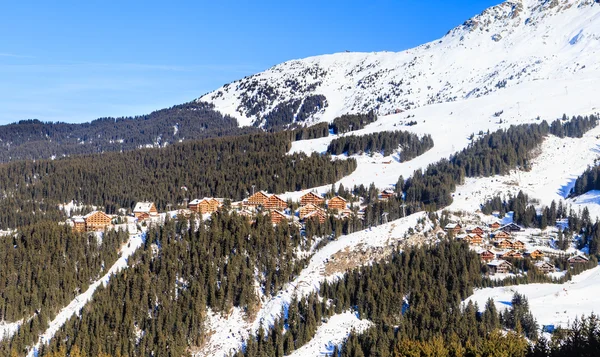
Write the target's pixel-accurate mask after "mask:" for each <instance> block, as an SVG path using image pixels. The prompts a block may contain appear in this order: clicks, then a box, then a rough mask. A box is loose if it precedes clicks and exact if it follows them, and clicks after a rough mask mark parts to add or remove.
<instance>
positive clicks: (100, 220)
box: [83, 211, 112, 231]
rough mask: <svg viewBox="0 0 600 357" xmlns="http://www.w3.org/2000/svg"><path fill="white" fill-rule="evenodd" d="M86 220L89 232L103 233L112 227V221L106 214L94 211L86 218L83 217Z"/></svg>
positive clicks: (86, 228)
mask: <svg viewBox="0 0 600 357" xmlns="http://www.w3.org/2000/svg"><path fill="white" fill-rule="evenodd" d="M83 219H84V220H85V230H87V231H103V230H105V229H106V228H107V227H108V226H110V222H111V221H112V219H111V218H110V216H108V215H107V214H106V213H104V212H100V211H93V212H90V213H88V214H86V215H85V216H83Z"/></svg>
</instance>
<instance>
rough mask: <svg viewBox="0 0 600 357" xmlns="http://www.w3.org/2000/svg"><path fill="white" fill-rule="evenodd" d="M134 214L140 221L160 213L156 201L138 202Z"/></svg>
mask: <svg viewBox="0 0 600 357" xmlns="http://www.w3.org/2000/svg"><path fill="white" fill-rule="evenodd" d="M133 215H134V216H135V218H137V219H138V220H139V221H143V220H146V219H148V218H150V217H153V216H156V215H158V210H157V209H156V206H155V205H154V202H138V203H137V204H136V205H135V208H134V209H133Z"/></svg>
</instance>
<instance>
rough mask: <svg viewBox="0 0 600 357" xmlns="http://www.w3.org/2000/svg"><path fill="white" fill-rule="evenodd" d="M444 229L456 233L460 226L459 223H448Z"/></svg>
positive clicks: (458, 231) (460, 228)
mask: <svg viewBox="0 0 600 357" xmlns="http://www.w3.org/2000/svg"><path fill="white" fill-rule="evenodd" d="M444 230H445V231H446V232H448V233H450V232H452V233H454V234H458V233H460V231H461V230H462V226H461V225H460V223H448V224H447V225H446V227H444Z"/></svg>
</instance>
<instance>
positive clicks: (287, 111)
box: [254, 94, 327, 129]
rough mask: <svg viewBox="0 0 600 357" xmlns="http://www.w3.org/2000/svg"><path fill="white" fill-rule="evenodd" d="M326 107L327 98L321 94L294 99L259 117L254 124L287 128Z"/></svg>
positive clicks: (267, 127)
mask: <svg viewBox="0 0 600 357" xmlns="http://www.w3.org/2000/svg"><path fill="white" fill-rule="evenodd" d="M326 107H327V99H326V98H325V96H323V95H321V94H315V95H309V96H307V97H305V98H304V99H292V100H290V101H287V102H283V103H280V104H278V105H277V106H276V107H275V108H273V110H271V111H270V112H269V113H268V114H266V115H265V116H263V117H262V118H258V119H257V121H256V122H255V123H254V126H262V127H263V128H265V129H273V128H280V129H281V128H285V127H286V126H288V125H290V124H293V123H303V122H304V121H306V119H308V118H310V117H311V116H312V115H314V114H316V113H318V112H319V111H321V110H323V109H324V108H326Z"/></svg>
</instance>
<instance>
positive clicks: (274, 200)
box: [263, 195, 288, 210]
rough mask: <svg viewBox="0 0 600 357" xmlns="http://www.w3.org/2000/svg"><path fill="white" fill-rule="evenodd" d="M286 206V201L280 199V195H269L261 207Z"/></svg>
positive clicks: (269, 208)
mask: <svg viewBox="0 0 600 357" xmlns="http://www.w3.org/2000/svg"><path fill="white" fill-rule="evenodd" d="M287 206H288V205H287V202H285V201H284V200H282V199H281V197H279V196H277V195H271V196H270V197H269V198H268V199H267V200H266V201H265V203H264V204H263V207H264V208H265V209H268V210H272V209H275V210H277V209H279V210H281V209H286V208H287Z"/></svg>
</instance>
